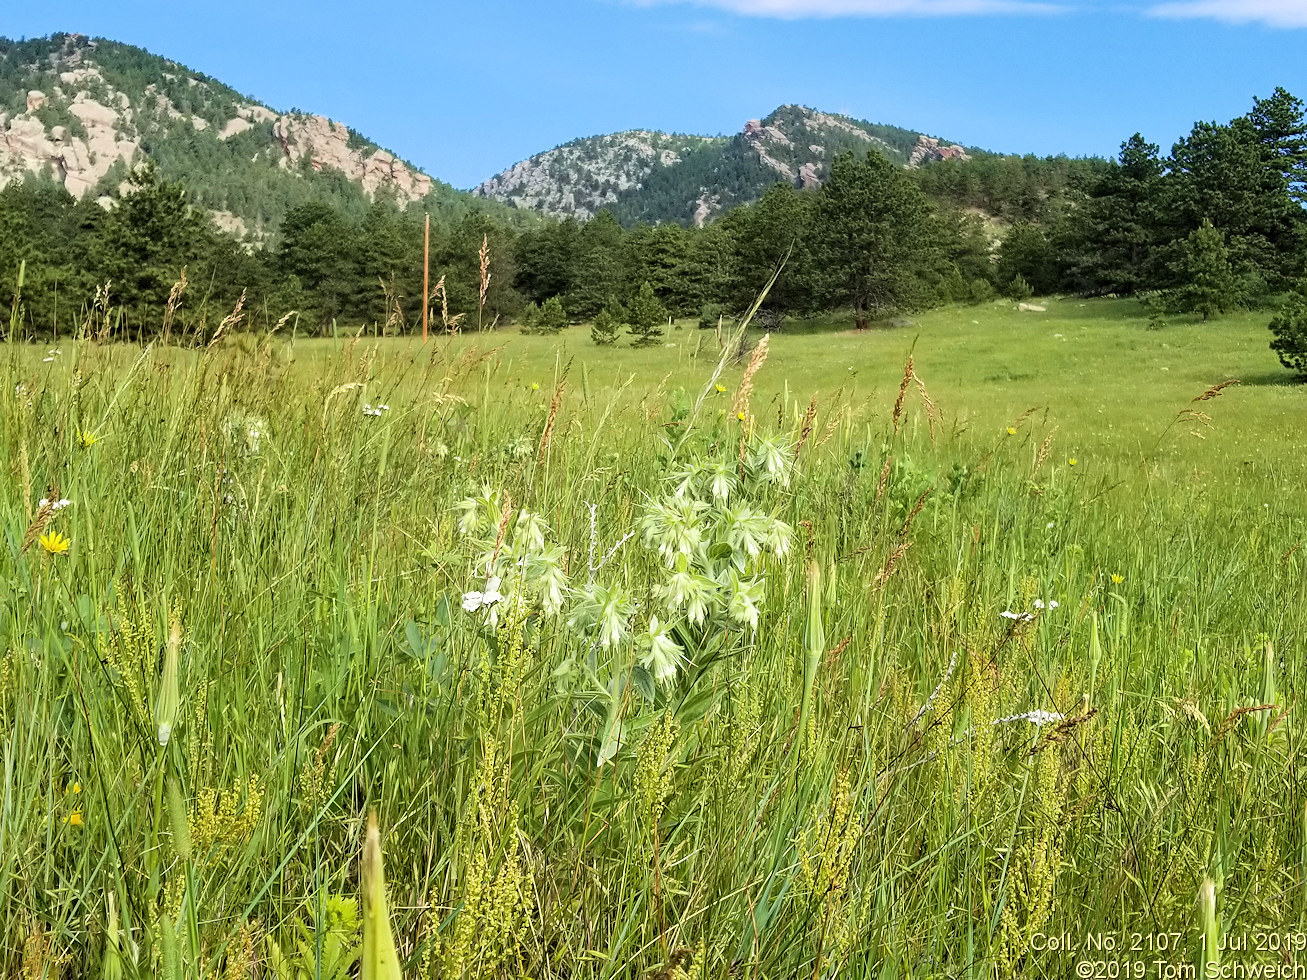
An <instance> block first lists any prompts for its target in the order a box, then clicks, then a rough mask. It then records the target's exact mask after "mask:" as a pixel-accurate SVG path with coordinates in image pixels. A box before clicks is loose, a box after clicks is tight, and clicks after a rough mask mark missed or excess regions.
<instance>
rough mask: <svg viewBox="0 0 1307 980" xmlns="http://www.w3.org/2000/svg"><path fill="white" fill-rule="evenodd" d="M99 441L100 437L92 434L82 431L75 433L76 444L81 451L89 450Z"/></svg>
mask: <svg viewBox="0 0 1307 980" xmlns="http://www.w3.org/2000/svg"><path fill="white" fill-rule="evenodd" d="M99 441H100V437H99V436H97V435H96V434H95V433H94V432H90V431H88V430H85V429H83V430H82V431H81V432H79V433H77V442H78V443H79V444H80V445H81V447H82V448H83V449H90V448H91V447H92V446H94V445H95V444H96V443H97V442H99Z"/></svg>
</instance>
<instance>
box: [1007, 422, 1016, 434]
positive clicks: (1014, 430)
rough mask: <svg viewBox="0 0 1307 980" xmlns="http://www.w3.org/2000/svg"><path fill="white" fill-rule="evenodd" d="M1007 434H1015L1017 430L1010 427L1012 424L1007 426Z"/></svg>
mask: <svg viewBox="0 0 1307 980" xmlns="http://www.w3.org/2000/svg"><path fill="white" fill-rule="evenodd" d="M1007 434H1008V435H1010V436H1014V435H1016V434H1017V430H1016V429H1015V428H1014V427H1012V426H1010V425H1009V426H1008V427H1007Z"/></svg>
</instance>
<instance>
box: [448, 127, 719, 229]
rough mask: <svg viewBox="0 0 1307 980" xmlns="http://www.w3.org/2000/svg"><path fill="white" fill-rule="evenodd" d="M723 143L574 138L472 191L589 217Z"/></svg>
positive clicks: (634, 134) (634, 133)
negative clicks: (696, 152)
mask: <svg viewBox="0 0 1307 980" xmlns="http://www.w3.org/2000/svg"><path fill="white" fill-rule="evenodd" d="M724 142H725V141H724V140H721V139H718V138H712V137H702V136H677V135H670V134H667V133H654V132H650V131H648V130H630V131H628V132H624V133H612V134H610V135H608V136H596V137H591V138H589V139H580V140H573V141H572V142H571V143H565V144H563V145H562V146H559V147H555V148H554V149H552V150H548V151H546V152H544V153H537V154H536V155H535V156H533V157H530V158H529V159H526V160H523V161H522V162H521V163H517V164H514V165H513V166H512V167H510V168H509V169H507V170H505V171H503V172H502V173H499V174H496V175H495V176H494V177H491V178H490V179H489V180H487V181H485V182H484V183H482V184H480V185H479V186H477V187H475V188H473V190H472V193H473V194H476V195H477V196H479V197H486V198H492V199H494V200H498V201H503V202H505V203H508V204H512V205H513V206H514V207H518V208H522V209H524V210H532V211H540V212H542V213H544V214H551V215H555V216H560V217H561V216H568V215H571V216H575V217H580V218H589V217H593V216H594V215H595V214H597V213H598V212H599V211H600V210H602V209H603V208H605V207H607V206H608V205H610V204H612V203H614V202H615V201H616V200H617V198H618V195H619V194H622V193H623V192H625V191H629V190H632V189H638V188H640V187H641V186H643V182H644V181H645V180H646V179H647V178H648V176H649V175H650V174H651V173H652V172H653V171H654V169H655V168H657V167H673V166H675V165H676V164H678V163H680V161H681V159H682V158H683V157H684V155H685V154H686V153H688V152H690V151H691V150H693V149H696V148H699V147H702V146H704V145H705V144H713V143H724Z"/></svg>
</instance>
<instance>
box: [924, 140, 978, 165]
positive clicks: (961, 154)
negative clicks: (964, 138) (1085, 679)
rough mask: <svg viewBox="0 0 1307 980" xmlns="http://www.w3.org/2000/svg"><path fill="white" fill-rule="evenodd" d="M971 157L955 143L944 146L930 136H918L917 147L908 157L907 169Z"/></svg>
mask: <svg viewBox="0 0 1307 980" xmlns="http://www.w3.org/2000/svg"><path fill="white" fill-rule="evenodd" d="M970 159H971V157H970V155H969V154H968V153H967V151H966V150H964V149H963V148H962V147H960V146H958V145H957V144H956V143H954V144H952V145H949V146H945V145H944V144H943V143H942V142H940V141H939V140H937V139H935V138H934V137H932V136H918V137H917V145H916V146H914V147H913V148H912V153H911V155H910V156H909V157H908V166H909V167H919V166H921V165H922V164H923V163H928V162H930V161H932V160H970Z"/></svg>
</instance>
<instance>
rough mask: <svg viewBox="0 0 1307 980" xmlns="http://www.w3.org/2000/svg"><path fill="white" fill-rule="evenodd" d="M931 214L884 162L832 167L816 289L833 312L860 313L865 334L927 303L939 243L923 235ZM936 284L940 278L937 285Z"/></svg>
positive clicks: (815, 253)
mask: <svg viewBox="0 0 1307 980" xmlns="http://www.w3.org/2000/svg"><path fill="white" fill-rule="evenodd" d="M929 217H930V206H929V204H928V203H927V202H926V198H925V196H924V195H923V194H922V193H921V191H920V190H919V189H918V187H917V186H916V184H915V183H913V182H912V180H911V178H909V177H908V176H907V175H906V173H905V172H904V171H903V170H902V169H901V168H900V167H898V166H896V165H895V164H893V163H890V162H889V160H887V159H886V158H885V157H884V156H882V155H881V154H879V153H877V152H875V151H874V150H873V151H871V152H869V153H868V154H867V155H866V156H865V157H863V158H862V159H858V158H857V157H855V156H854V155H853V154H852V153H848V154H844V155H842V156H840V157H839V158H837V159H836V160H835V162H834V163H832V164H831V170H830V178H829V179H828V180H827V182H826V183H825V184H824V185H823V186H822V188H821V191H820V192H819V195H818V198H817V202H816V205H815V208H814V213H813V224H812V258H813V265H814V268H813V282H814V286H815V292H816V294H817V300H818V302H819V303H820V304H821V305H824V306H827V307H829V308H835V307H838V306H851V307H853V316H854V319H855V321H856V322H857V324H858V325H859V326H865V325H866V324H867V322H868V320H869V319H870V318H871V317H873V316H877V315H882V314H885V313H891V312H894V311H895V310H899V309H905V308H912V307H914V306H916V305H917V304H918V303H920V302H921V301H923V300H924V299H925V298H927V296H928V293H929V287H928V286H927V278H928V277H929V274H930V272H931V267H932V265H938V264H939V259H940V258H941V256H939V255H937V254H936V251H937V250H936V247H935V246H936V245H937V242H936V241H935V239H934V236H933V235H928V234H925V233H924V230H925V229H926V227H927V225H928V224H929ZM936 278H937V277H936Z"/></svg>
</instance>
